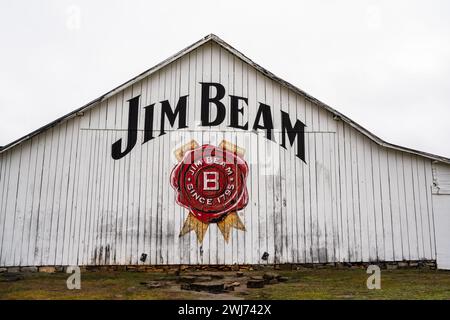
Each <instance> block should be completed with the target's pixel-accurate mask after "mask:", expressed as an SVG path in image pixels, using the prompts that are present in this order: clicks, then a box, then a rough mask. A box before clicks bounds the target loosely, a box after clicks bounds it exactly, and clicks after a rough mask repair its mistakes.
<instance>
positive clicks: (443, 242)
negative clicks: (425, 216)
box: [432, 163, 450, 270]
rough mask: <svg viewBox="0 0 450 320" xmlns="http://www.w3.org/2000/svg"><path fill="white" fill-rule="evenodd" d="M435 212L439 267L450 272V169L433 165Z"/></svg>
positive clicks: (436, 164)
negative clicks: (449, 233) (449, 232)
mask: <svg viewBox="0 0 450 320" xmlns="http://www.w3.org/2000/svg"><path fill="white" fill-rule="evenodd" d="M432 193H433V196H432V197H433V212H434V215H435V221H436V223H435V225H436V247H437V252H436V256H437V259H436V260H437V266H438V268H439V269H447V270H450V241H449V237H448V231H449V230H450V167H449V166H445V165H441V164H439V163H433V187H432Z"/></svg>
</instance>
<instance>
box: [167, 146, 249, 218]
mask: <svg viewBox="0 0 450 320" xmlns="http://www.w3.org/2000/svg"><path fill="white" fill-rule="evenodd" d="M247 174H248V165H247V163H246V162H245V160H243V159H242V158H241V157H239V156H238V155H237V154H235V153H233V152H230V151H228V150H226V149H223V148H217V147H215V146H212V145H203V146H201V147H197V148H195V149H193V150H189V151H187V152H186V153H185V154H184V156H183V159H182V160H181V161H180V162H179V163H178V164H177V165H176V167H175V168H174V169H173V170H172V173H171V179H170V181H171V184H172V187H173V188H174V189H175V190H176V192H177V197H176V201H177V203H178V204H179V205H181V206H183V207H185V208H187V209H188V210H190V212H192V214H194V215H195V217H196V218H197V219H199V220H200V221H202V222H205V223H211V222H212V223H214V222H218V221H220V220H221V219H222V218H223V217H225V216H226V214H227V213H230V212H233V211H238V210H241V209H243V208H244V207H245V206H246V205H247V203H248V192H247V186H246V179H247Z"/></svg>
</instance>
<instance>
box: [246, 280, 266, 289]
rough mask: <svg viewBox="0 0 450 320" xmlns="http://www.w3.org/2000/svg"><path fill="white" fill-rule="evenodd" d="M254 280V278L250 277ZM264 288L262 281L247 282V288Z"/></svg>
mask: <svg viewBox="0 0 450 320" xmlns="http://www.w3.org/2000/svg"><path fill="white" fill-rule="evenodd" d="M252 278H256V277H252ZM263 287H264V280H263V279H250V280H248V281H247V288H252V289H255V288H263Z"/></svg>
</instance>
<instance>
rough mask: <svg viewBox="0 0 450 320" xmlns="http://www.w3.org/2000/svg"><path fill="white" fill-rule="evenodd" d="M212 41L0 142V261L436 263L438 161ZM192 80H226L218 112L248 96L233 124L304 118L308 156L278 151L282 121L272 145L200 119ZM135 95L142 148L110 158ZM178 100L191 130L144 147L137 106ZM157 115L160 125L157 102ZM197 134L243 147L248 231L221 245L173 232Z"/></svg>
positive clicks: (216, 238) (211, 238)
mask: <svg viewBox="0 0 450 320" xmlns="http://www.w3.org/2000/svg"><path fill="white" fill-rule="evenodd" d="M210 40H211V41H204V42H202V43H201V44H200V45H199V46H198V47H195V48H194V49H192V50H190V51H187V52H184V54H182V55H180V56H178V57H177V58H176V59H172V60H170V61H169V62H168V63H167V64H164V65H162V66H160V67H158V68H156V69H155V70H153V71H152V73H150V74H145V75H144V76H141V77H138V78H136V79H135V81H133V82H132V83H131V84H129V85H128V86H124V87H121V88H119V89H117V90H115V91H112V92H111V93H109V94H107V95H105V96H104V97H101V98H99V99H98V100H96V101H94V102H93V104H92V105H90V106H89V108H85V109H83V113H81V114H80V113H76V114H73V115H71V116H70V117H67V118H65V119H64V120H61V121H59V122H57V123H54V124H53V125H52V126H49V127H48V128H45V130H42V131H40V132H39V133H36V134H34V135H31V136H29V137H28V138H26V139H24V140H21V141H18V142H17V143H16V144H14V145H8V146H6V148H5V149H4V150H2V152H1V153H0V190H1V192H0V232H1V233H0V265H1V266H15V265H21V266H25V265H27V266H28V265H74V264H77V265H102V264H234V263H238V264H258V263H268V264H272V263H310V262H335V261H350V262H352V261H400V260H420V259H426V260H434V259H436V245H435V244H436V240H435V221H434V220H435V217H434V213H433V202H432V200H433V199H432V194H431V186H432V183H433V172H432V161H433V160H437V159H441V158H440V157H437V156H436V157H435V156H433V157H431V156H430V155H429V154H421V153H420V152H416V151H411V152H408V150H407V149H404V148H401V147H395V146H392V145H384V144H383V143H381V142H380V141H377V140H376V139H374V138H373V137H372V136H370V133H366V132H364V131H363V129H361V128H360V127H357V125H356V124H354V123H353V122H351V120H348V119H346V118H345V119H344V118H343V117H344V116H342V115H340V114H339V116H336V114H337V113H336V112H335V111H334V110H332V109H330V108H325V107H324V106H323V105H322V104H321V103H320V102H318V101H317V100H314V99H312V98H311V97H308V96H306V95H304V94H301V92H299V91H298V90H296V89H295V88H292V86H289V85H286V83H284V82H280V81H279V79H275V78H273V77H269V74H268V72H265V71H264V70H261V69H259V68H256V67H255V66H253V65H251V64H249V63H247V61H245V59H244V60H243V59H242V57H241V56H239V55H236V54H234V53H233V52H230V50H228V49H227V48H226V47H224V46H223V45H222V44H221V42H220V41H215V38H212V39H210ZM213 40H214V41H213ZM263 71H264V72H263ZM200 82H215V83H220V84H222V85H223V86H224V87H225V90H226V95H225V97H224V99H223V103H224V104H225V106H227V108H228V107H229V104H230V96H229V95H236V96H243V97H247V98H248V107H247V109H246V112H244V116H243V117H244V118H243V119H241V120H242V121H245V122H247V121H248V122H249V123H253V121H254V119H255V117H256V113H257V110H258V103H264V104H267V105H270V106H271V110H272V116H273V122H274V127H275V128H280V127H281V111H284V112H287V113H288V114H289V115H290V118H291V121H293V120H294V119H299V120H300V121H301V122H303V123H304V124H305V125H306V128H305V162H303V161H302V160H300V159H299V158H298V157H296V154H297V151H298V150H296V148H297V146H296V145H295V144H294V147H291V146H290V145H289V144H288V145H287V149H284V148H282V147H280V142H281V141H282V134H283V133H282V132H281V131H280V130H274V136H275V141H276V142H272V141H269V140H267V139H266V138H265V132H263V131H258V132H252V131H244V130H240V129H233V128H230V127H229V126H228V124H229V122H230V113H229V112H227V114H226V119H225V121H224V122H222V123H221V124H220V125H219V126H215V127H202V126H200V125H199V119H200V118H201V117H200V98H201V89H200V86H199V83H200ZM138 95H140V100H139V103H140V105H139V120H138V128H139V130H138V133H137V144H136V146H135V147H134V148H133V150H132V151H131V152H130V153H129V154H127V155H126V156H124V157H123V158H121V159H119V160H114V159H113V158H112V157H111V145H112V144H113V143H114V142H116V141H117V140H119V139H123V141H127V128H128V102H127V101H128V100H130V99H131V98H134V97H136V96H138ZM185 95H188V111H187V112H188V114H187V122H188V128H186V129H178V130H172V129H171V130H166V131H167V134H165V135H163V136H161V137H157V138H155V139H153V140H151V141H148V142H146V143H144V144H142V141H143V136H144V133H145V132H144V130H143V128H144V112H143V111H144V107H146V106H148V105H150V104H152V103H158V102H160V101H163V100H168V101H169V102H170V104H171V106H172V108H174V107H175V105H176V102H177V101H178V100H179V98H180V97H181V96H185ZM154 112H155V113H154V120H155V125H156V124H159V122H158V121H159V120H158V119H160V117H161V108H158V107H155V110H154ZM211 116H212V117H214V116H215V114H214V113H213V114H212V115H211ZM155 130H157V131H158V130H159V128H158V127H157V128H156V129H155ZM158 134H159V131H158ZM192 139H195V140H196V141H197V142H198V143H199V144H200V145H203V144H213V145H218V144H219V143H220V142H221V141H222V140H224V139H225V140H227V141H230V142H232V143H234V144H236V145H238V146H239V147H242V148H243V149H245V150H246V155H245V158H246V161H247V162H248V165H249V176H248V178H247V188H248V191H249V203H248V205H247V206H246V207H245V208H244V209H243V210H242V211H240V212H239V213H238V215H239V217H240V219H241V220H242V221H243V223H244V224H245V226H246V231H242V230H238V229H232V231H231V235H230V239H229V242H228V243H227V242H225V240H224V238H223V237H222V236H221V235H220V231H219V230H218V228H217V226H216V225H211V226H210V227H209V228H208V231H207V233H206V235H205V237H204V239H203V242H202V243H199V242H198V241H197V238H196V236H195V234H194V233H193V232H191V233H189V234H186V235H184V236H182V237H179V232H180V230H181V228H182V226H183V223H184V220H185V219H186V217H187V212H186V209H185V208H183V207H181V206H179V205H178V204H177V203H176V202H175V192H174V190H173V189H172V187H171V186H170V181H169V179H170V173H171V171H172V169H173V167H174V166H175V165H176V164H177V162H178V161H177V159H176V158H175V156H174V153H173V152H174V150H176V149H177V148H179V147H180V146H181V145H183V144H185V143H187V142H189V141H190V140H192ZM442 159H444V158H442ZM447 160H448V159H447ZM265 252H267V253H269V256H268V259H267V260H261V257H262V256H263V254H264V253H265ZM142 253H146V254H148V258H147V260H146V261H145V262H142V261H140V260H139V258H140V257H141V254H142Z"/></svg>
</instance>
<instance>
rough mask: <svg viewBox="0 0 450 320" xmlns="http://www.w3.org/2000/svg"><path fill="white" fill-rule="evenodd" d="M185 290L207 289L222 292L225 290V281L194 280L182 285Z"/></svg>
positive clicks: (212, 291)
mask: <svg viewBox="0 0 450 320" xmlns="http://www.w3.org/2000/svg"><path fill="white" fill-rule="evenodd" d="M181 289H183V290H191V291H206V292H210V293H221V292H224V291H225V283H224V282H222V281H209V282H194V283H184V284H182V285H181Z"/></svg>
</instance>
